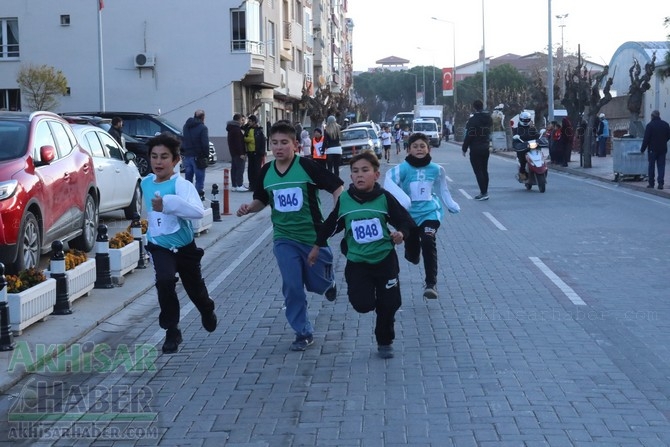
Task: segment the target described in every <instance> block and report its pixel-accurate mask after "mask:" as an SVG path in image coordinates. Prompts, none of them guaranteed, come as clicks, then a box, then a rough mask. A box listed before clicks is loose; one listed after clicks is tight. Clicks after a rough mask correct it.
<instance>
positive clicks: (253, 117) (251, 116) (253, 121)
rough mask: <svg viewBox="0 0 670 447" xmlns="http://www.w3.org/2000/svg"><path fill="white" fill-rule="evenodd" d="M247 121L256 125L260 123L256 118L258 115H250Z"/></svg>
mask: <svg viewBox="0 0 670 447" xmlns="http://www.w3.org/2000/svg"><path fill="white" fill-rule="evenodd" d="M247 120H248V121H250V122H252V123H254V124H256V123H257V122H258V118H256V115H249V116H248V117H247Z"/></svg>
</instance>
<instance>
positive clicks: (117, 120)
mask: <svg viewBox="0 0 670 447" xmlns="http://www.w3.org/2000/svg"><path fill="white" fill-rule="evenodd" d="M121 121H123V119H121V117H120V116H115V117H114V118H112V126H115V127H116V125H117V124H119V123H120V122H121Z"/></svg>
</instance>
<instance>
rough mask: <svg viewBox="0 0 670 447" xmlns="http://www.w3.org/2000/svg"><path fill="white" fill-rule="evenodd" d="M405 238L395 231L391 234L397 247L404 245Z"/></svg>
mask: <svg viewBox="0 0 670 447" xmlns="http://www.w3.org/2000/svg"><path fill="white" fill-rule="evenodd" d="M404 238H405V236H404V235H403V234H402V233H401V232H400V231H394V232H393V233H391V240H392V241H393V243H394V244H396V245H400V244H402V241H403V240H404Z"/></svg>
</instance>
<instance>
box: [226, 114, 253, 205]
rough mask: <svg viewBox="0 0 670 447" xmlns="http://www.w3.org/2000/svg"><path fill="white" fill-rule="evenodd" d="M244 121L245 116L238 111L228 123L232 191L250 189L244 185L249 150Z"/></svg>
mask: <svg viewBox="0 0 670 447" xmlns="http://www.w3.org/2000/svg"><path fill="white" fill-rule="evenodd" d="M243 122H244V116H242V115H241V114H239V113H236V114H235V115H233V119H232V120H231V121H228V124H226V132H228V150H230V183H231V185H232V188H231V189H232V191H236V192H246V191H249V189H248V188H245V187H244V163H245V161H246V159H247V150H246V146H245V144H244V132H243V130H242V124H243Z"/></svg>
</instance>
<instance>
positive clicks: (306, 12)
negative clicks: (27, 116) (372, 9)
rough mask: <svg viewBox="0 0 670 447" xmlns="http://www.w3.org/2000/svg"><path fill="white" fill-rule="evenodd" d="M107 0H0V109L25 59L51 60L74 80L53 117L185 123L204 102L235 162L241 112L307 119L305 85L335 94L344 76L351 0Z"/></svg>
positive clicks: (216, 138)
mask: <svg viewBox="0 0 670 447" xmlns="http://www.w3.org/2000/svg"><path fill="white" fill-rule="evenodd" d="M101 4H102V1H101V0H67V1H53V0H2V2H0V107H3V108H7V109H12V108H20V107H21V98H20V92H19V90H18V85H17V83H16V75H17V73H18V71H19V69H20V67H21V66H22V65H25V64H32V65H47V66H52V67H54V68H56V69H58V70H60V71H62V72H63V74H64V75H65V77H66V78H67V80H68V87H69V92H68V95H66V96H64V97H62V98H59V107H58V110H55V111H56V112H78V111H99V110H106V111H126V112H148V113H159V114H161V115H163V116H164V117H165V118H167V119H168V120H170V121H172V122H173V123H175V124H176V125H178V127H180V128H181V126H182V124H183V123H184V122H185V121H186V119H187V118H188V117H190V116H192V115H193V112H194V111H195V110H196V109H204V110H205V112H206V124H207V126H208V127H209V132H210V137H211V140H212V141H213V142H214V144H215V145H216V147H217V152H219V157H220V159H228V150H227V144H226V141H225V140H226V131H225V127H226V123H227V122H228V121H229V120H230V119H231V118H232V116H233V114H234V113H242V114H245V115H248V114H252V113H253V114H256V115H257V116H258V117H259V122H261V123H267V122H274V121H276V120H279V119H288V120H291V121H294V122H295V121H300V120H301V119H302V117H301V114H300V99H301V97H302V95H303V91H307V92H309V91H310V89H311V90H312V91H313V89H314V88H315V87H317V88H318V87H319V86H322V87H323V86H326V85H327V86H328V87H330V88H331V90H333V91H335V90H336V89H338V88H341V81H340V79H346V75H345V69H346V64H344V63H342V62H341V61H342V59H343V55H342V54H340V52H341V51H342V49H344V48H346V47H347V45H348V42H347V40H346V39H347V38H348V36H350V32H349V33H348V32H347V27H346V24H347V22H346V19H345V14H346V1H345V0H314V1H312V0H235V1H232V0H201V1H199V2H187V1H184V0H141V1H138V0H104V7H103V8H102V9H99V5H101ZM101 67H102V68H101ZM349 77H351V75H349ZM315 80H316V85H315Z"/></svg>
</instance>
